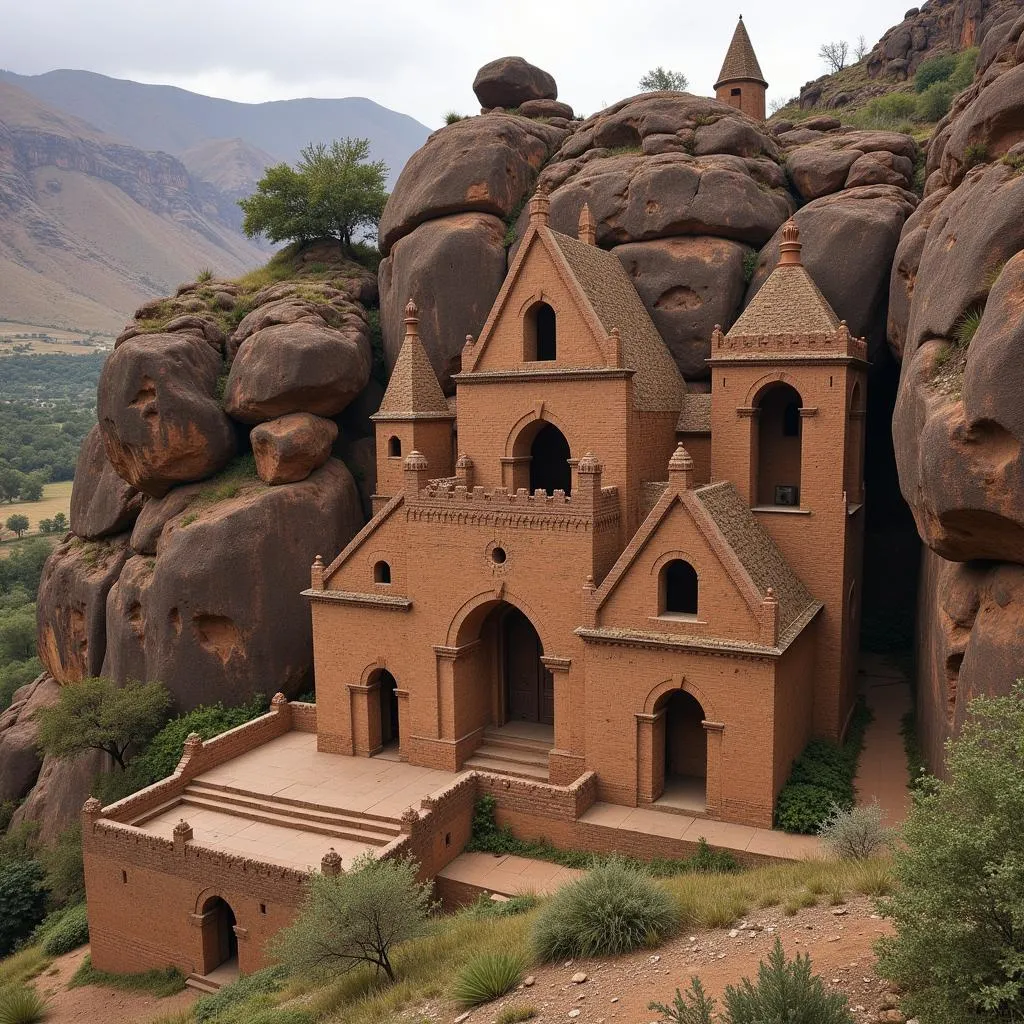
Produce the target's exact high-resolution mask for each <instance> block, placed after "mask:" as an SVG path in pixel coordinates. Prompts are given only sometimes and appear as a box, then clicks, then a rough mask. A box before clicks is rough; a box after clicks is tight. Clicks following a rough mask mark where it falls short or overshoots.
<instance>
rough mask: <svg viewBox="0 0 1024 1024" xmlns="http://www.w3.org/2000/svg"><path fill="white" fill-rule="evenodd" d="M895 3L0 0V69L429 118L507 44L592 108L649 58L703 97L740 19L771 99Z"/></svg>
mask: <svg viewBox="0 0 1024 1024" xmlns="http://www.w3.org/2000/svg"><path fill="white" fill-rule="evenodd" d="M909 2H910V0H860V2H859V3H856V4H846V3H842V4H840V3H835V2H833V0H823V2H819V3H807V2H801V0H771V2H769V0H732V2H726V3H722V2H720V0H701V2H694V0H615V2H611V0H517V2H504V3H503V2H500V0H474V2H469V0H390V2H389V3H387V4H383V3H381V2H380V0H378V2H376V3H374V2H372V0H370V2H367V0H45V2H40V0H28V2H26V0H0V67H5V68H7V69H8V70H11V71H16V72H19V73H21V74H39V73H41V72H44V71H50V70H52V69H54V68H77V69H85V70H88V71H98V72H101V73H102V74H106V75H112V76H114V77H117V78H131V79H135V80H136V81H141V82H155V83H162V84H169V85H178V86H181V87H183V88H186V89H191V90H193V91H195V92H201V93H205V94H207V95H211V96H221V97H225V98H227V99H234V100H241V101H244V102H251V103H256V102H261V101H263V100H270V99H289V98H293V97H301V96H321V97H342V96H368V97H369V98H370V99H372V100H375V101H376V102H378V103H381V104H383V105H384V106H386V107H391V108H392V109H394V110H399V111H402V112H403V113H407V114H411V115H412V116H413V117H415V118H417V119H418V120H420V121H422V122H423V123H424V124H427V125H429V126H430V127H432V128H433V127H436V126H437V125H439V124H440V123H441V119H442V116H443V114H444V113H445V112H446V111H448V110H457V111H460V112H463V113H473V112H475V111H476V109H477V103H476V100H475V98H474V96H473V92H472V88H471V86H472V82H473V76H474V74H475V72H476V69H477V68H478V67H480V65H481V64H484V63H486V62H487V61H489V60H492V59H493V58H495V57H500V56H504V55H507V54H519V55H520V56H523V57H525V58H526V59H527V60H529V61H531V62H533V63H535V64H538V65H540V66H541V67H542V68H544V69H545V70H547V71H550V72H551V73H552V74H553V75H554V76H555V79H556V81H557V82H558V94H559V98H560V99H562V100H565V101H566V102H567V103H570V104H572V106H573V107H574V108H575V109H576V112H577V113H583V114H592V113H594V112H595V111H596V110H598V109H600V108H601V107H603V106H605V105H607V104H609V103H612V102H614V101H615V100H617V99H620V98H622V97H624V96H629V95H632V94H633V93H635V92H636V91H637V81H638V79H639V78H640V76H641V75H642V74H643V73H644V72H645V71H647V70H648V69H650V68H652V67H654V66H655V65H658V64H661V65H664V66H665V67H668V68H672V69H675V70H680V71H683V72H685V73H686V75H687V76H688V77H689V80H690V91H691V92H695V93H702V94H710V93H711V92H712V91H713V90H712V86H713V85H714V82H715V79H716V77H717V73H718V70H719V68H720V66H721V63H722V58H723V56H724V54H725V50H726V48H727V46H728V43H729V40H730V38H731V36H732V32H733V29H734V28H735V25H736V18H737V16H738V15H739V14H741V13H742V14H743V16H744V20H745V21H746V23H747V29H748V31H749V32H750V35H751V39H752V41H753V43H754V47H755V49H756V51H757V54H758V57H759V59H760V62H761V67H762V69H763V71H764V73H765V77H766V78H767V79H768V81H769V83H770V86H769V92H768V96H769V100H771V99H780V100H784V99H786V98H788V97H790V96H793V95H795V94H796V93H797V92H798V91H799V89H800V86H801V85H802V84H803V83H804V82H806V81H808V80H810V79H812V78H816V77H817V76H818V75H820V74H822V73H823V72H824V70H825V69H824V67H823V65H822V63H821V61H820V59H819V58H818V57H817V55H816V54H817V51H818V48H819V46H820V45H821V43H822V42H824V41H826V40H833V39H848V40H849V41H850V42H851V44H853V43H855V42H856V40H857V37H858V36H860V35H863V36H864V37H865V38H866V40H867V42H868V45H869V46H871V45H873V44H874V43H875V42H876V41H877V39H878V38H879V37H880V36H881V34H882V33H883V32H884V31H885V30H886V29H887V28H889V27H890V26H891V25H894V24H896V23H897V22H898V21H900V20H901V19H902V17H903V14H904V11H905V9H906V7H907V6H908V4H909Z"/></svg>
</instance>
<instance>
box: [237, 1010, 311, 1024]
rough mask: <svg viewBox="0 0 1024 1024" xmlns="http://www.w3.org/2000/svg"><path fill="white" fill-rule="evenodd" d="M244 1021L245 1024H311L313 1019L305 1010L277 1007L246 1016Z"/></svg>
mask: <svg viewBox="0 0 1024 1024" xmlns="http://www.w3.org/2000/svg"><path fill="white" fill-rule="evenodd" d="M245 1021H246V1024H313V1018H312V1017H311V1016H310V1015H309V1014H308V1013H306V1011H305V1010H279V1009H278V1008H277V1007H271V1008H269V1009H266V1010H260V1011H259V1012H258V1013H256V1014H254V1015H253V1016H251V1017H250V1016H246V1018H245Z"/></svg>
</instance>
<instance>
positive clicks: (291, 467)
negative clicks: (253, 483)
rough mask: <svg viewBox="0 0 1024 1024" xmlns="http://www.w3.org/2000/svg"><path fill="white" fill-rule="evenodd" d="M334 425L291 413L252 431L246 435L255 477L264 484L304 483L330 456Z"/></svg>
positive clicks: (335, 435) (307, 415)
mask: <svg viewBox="0 0 1024 1024" xmlns="http://www.w3.org/2000/svg"><path fill="white" fill-rule="evenodd" d="M337 437H338V425H337V424H336V423H334V422H333V421H331V420H325V419H323V418H322V417H320V416H314V415H312V413H308V412H293V413H291V414H289V415H288V416H282V417H281V418H280V419H276V420H270V421H269V422H267V423H261V424H260V425H259V426H258V427H254V428H253V431H252V433H251V434H250V435H249V439H250V441H252V454H253V457H254V458H255V460H256V473H257V475H258V476H259V478H260V479H261V480H262V481H263V482H264V483H265V484H271V485H276V484H292V483H296V482H297V481H299V480H305V479H306V477H307V476H309V474H310V473H312V472H313V470H315V469H319V468H320V467H321V466H322V465H323V464H324V463H325V462H326V461H327V459H328V457H329V456H330V454H331V445H333V444H334V442H335V440H336V439H337Z"/></svg>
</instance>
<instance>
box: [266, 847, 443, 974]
mask: <svg viewBox="0 0 1024 1024" xmlns="http://www.w3.org/2000/svg"><path fill="white" fill-rule="evenodd" d="M416 872H417V867H416V864H415V862H413V861H411V860H401V861H399V860H391V859H388V860H377V859H375V858H374V857H373V855H372V854H368V855H365V856H363V857H360V858H359V859H358V860H357V861H356V862H355V863H354V864H353V865H352V869H351V870H350V871H349V872H348V873H347V874H342V875H337V876H330V875H313V877H312V880H311V882H310V888H309V895H308V897H307V899H306V902H305V905H304V906H303V908H302V910H301V911H300V913H299V916H298V918H297V919H296V921H295V923H294V924H293V925H292V926H291V927H290V928H288V929H286V930H285V931H283V932H281V933H280V935H279V936H278V937H277V939H276V940H275V941H274V944H273V946H274V950H275V954H274V955H275V956H276V957H277V958H278V959H279V960H280V961H281V962H282V963H283V964H285V965H286V966H287V967H288V968H289V969H290V970H291V971H292V972H293V973H296V974H299V975H307V976H311V977H323V976H329V975H334V974H337V973H338V972H339V971H346V970H350V969H351V968H353V967H355V966H357V965H359V964H363V963H368V964H371V965H373V966H374V967H375V968H376V969H377V971H378V973H381V972H382V973H383V974H385V975H386V976H387V978H388V980H389V981H394V980H395V972H394V968H393V966H392V963H391V957H392V955H393V952H394V947H395V945H396V944H398V943H400V942H405V941H407V940H408V939H412V938H415V937H416V936H417V935H421V934H422V933H423V931H424V929H425V925H426V921H427V917H428V915H429V914H430V913H431V911H432V910H433V909H434V907H433V904H432V903H431V891H432V886H431V884H430V883H429V882H426V883H420V882H417V881H416Z"/></svg>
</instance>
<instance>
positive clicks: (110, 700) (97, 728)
mask: <svg viewBox="0 0 1024 1024" xmlns="http://www.w3.org/2000/svg"><path fill="white" fill-rule="evenodd" d="M170 703H171V697H170V694H169V693H168V692H167V690H166V689H165V687H164V686H163V685H162V684H161V683H157V682H152V683H140V682H136V681H134V680H129V681H128V682H126V683H125V684H124V686H118V685H117V684H116V683H115V682H114V681H113V680H112V679H106V678H104V677H102V676H94V677H92V678H89V679H83V680H82V681H81V682H79V683H75V685H74V686H62V687H61V690H60V696H59V697H58V698H57V703H56V704H54V705H52V706H50V707H46V708H40V709H39V710H38V711H37V712H36V717H37V719H38V721H39V745H40V746H41V747H42V748H43V750H45V751H46V753H48V754H51V755H53V756H54V757H71V756H73V755H74V754H79V753H81V752H82V751H84V750H102V751H105V752H106V753H107V754H109V755H110V756H111V757H112V758H113V759H114V760H115V761H116V762H117V764H118V765H119V766H120V768H121V769H122V771H123V770H124V769H125V768H126V767H127V764H126V761H125V757H126V756H127V751H128V748H129V747H132V746H136V747H138V746H141V745H142V744H143V743H145V742H146V741H147V740H148V739H150V738H151V737H152V736H154V735H155V734H156V732H157V730H158V729H159V728H160V726H161V725H162V724H163V722H164V719H165V717H166V714H167V708H168V707H169V706H170Z"/></svg>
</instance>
